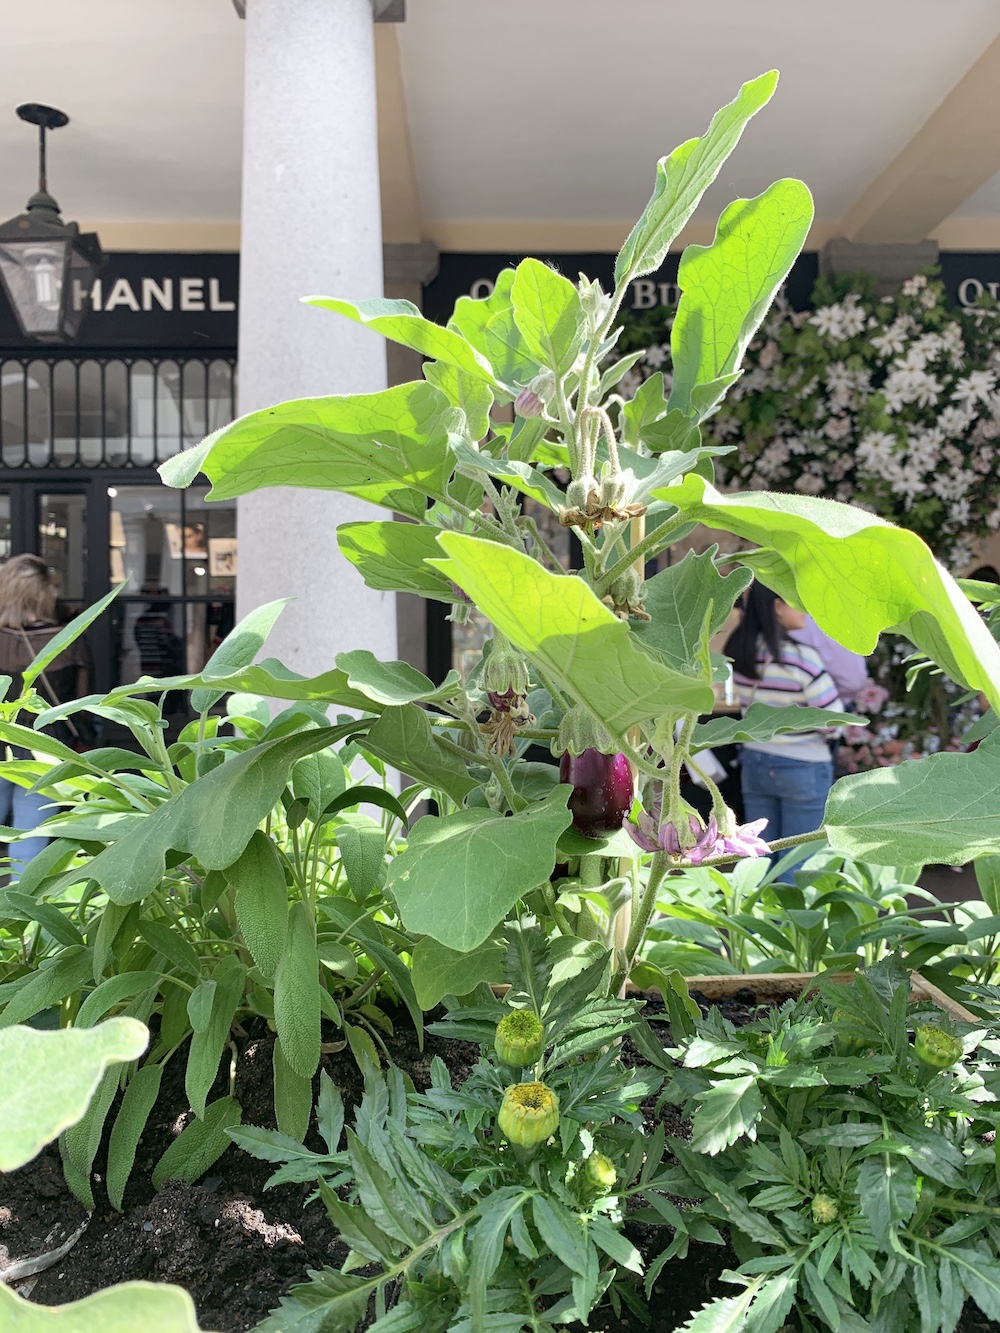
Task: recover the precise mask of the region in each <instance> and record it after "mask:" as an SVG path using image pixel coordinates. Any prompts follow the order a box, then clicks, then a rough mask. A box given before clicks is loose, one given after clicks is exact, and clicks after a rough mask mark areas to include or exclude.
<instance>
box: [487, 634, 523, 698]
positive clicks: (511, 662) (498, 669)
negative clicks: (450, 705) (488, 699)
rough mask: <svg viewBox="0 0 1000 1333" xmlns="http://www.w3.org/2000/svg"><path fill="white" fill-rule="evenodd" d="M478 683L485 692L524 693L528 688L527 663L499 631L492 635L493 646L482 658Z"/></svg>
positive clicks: (502, 693) (501, 693)
mask: <svg viewBox="0 0 1000 1333" xmlns="http://www.w3.org/2000/svg"><path fill="white" fill-rule="evenodd" d="M480 685H481V687H482V689H483V690H485V692H486V693H487V694H500V695H505V694H510V693H513V694H515V695H521V696H523V695H526V694H527V693H528V690H529V688H530V680H529V675H528V664H527V662H526V661H525V660H524V658H523V657H522V656H521V654H520V653H519V652H518V651H517V649H516V648H514V647H513V646H512V645H511V644H510V643H509V642H508V641H507V639H505V638H504V636H503V635H502V634H500V633H499V632H497V633H495V634H494V636H493V646H492V649H491V651H490V654H489V656H488V657H484V659H483V668H482V675H481V676H480Z"/></svg>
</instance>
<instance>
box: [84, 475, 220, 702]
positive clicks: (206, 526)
mask: <svg viewBox="0 0 1000 1333" xmlns="http://www.w3.org/2000/svg"><path fill="white" fill-rule="evenodd" d="M206 494H207V491H206V488H204V487H192V488H191V489H189V490H187V491H174V490H170V489H168V488H167V487H165V486H156V485H149V486H130V485H116V486H111V487H108V497H109V500H110V523H109V535H108V543H109V552H108V554H109V568H110V576H111V583H112V584H113V585H114V584H121V583H127V586H126V588H125V590H124V592H123V593H122V595H121V596H120V597H119V599H118V602H117V608H118V611H117V617H116V630H117V644H116V651H115V657H116V663H115V665H116V671H115V673H114V674H115V677H116V679H115V681H114V683H115V684H126V683H129V682H131V681H134V680H137V679H138V677H139V676H141V675H156V676H163V675H176V674H179V673H185V672H191V673H193V672H197V671H200V670H201V668H202V667H203V666H204V665H205V663H206V662H207V661H208V659H209V657H210V656H211V655H212V653H213V652H214V651H215V649H216V648H217V647H218V645H219V643H220V642H221V641H222V639H223V638H224V637H225V636H226V634H228V632H229V630H230V629H232V626H233V604H234V597H235V592H236V561H237V555H236V551H237V547H236V504H235V501H230V502H229V503H226V502H222V503H218V504H208V503H207V502H206Z"/></svg>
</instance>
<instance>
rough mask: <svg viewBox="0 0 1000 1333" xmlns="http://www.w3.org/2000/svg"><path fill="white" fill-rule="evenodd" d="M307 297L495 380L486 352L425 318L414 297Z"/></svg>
mask: <svg viewBox="0 0 1000 1333" xmlns="http://www.w3.org/2000/svg"><path fill="white" fill-rule="evenodd" d="M304 300H305V304H306V305H315V306H319V307H320V309H322V310H332V311H333V312H334V313H335V314H338V315H344V316H346V318H347V319H353V320H354V322H355V323H356V324H364V325H366V326H367V327H368V328H369V329H373V330H374V331H375V332H376V333H381V335H382V337H383V338H389V339H391V341H392V342H397V343H402V344H403V346H404V347H412V348H413V350H414V351H415V352H419V353H420V354H421V356H427V357H431V358H432V359H433V360H435V361H445V362H447V364H448V365H450V366H454V367H455V368H456V370H464V371H465V373H466V374H467V375H472V376H473V377H474V378H475V379H480V380H485V381H486V383H487V384H490V385H492V384H494V383H495V380H494V378H493V367H492V366H491V365H490V363H489V361H487V359H486V358H485V357H484V356H481V355H480V353H479V352H477V351H476V349H475V348H474V347H473V346H472V345H471V344H470V343H467V342H466V341H465V339H464V338H463V337H462V336H461V334H459V333H456V332H455V330H454V329H443V328H442V327H441V325H440V324H434V323H433V322H432V321H431V320H429V319H424V317H423V315H422V314H421V313H420V311H419V310H418V309H417V307H416V306H415V305H414V304H413V302H412V301H394V300H390V299H388V298H387V297H383V296H376V297H375V298H374V299H372V300H370V301H342V300H339V299H338V298H336V297H333V296H307V297H305V298H304Z"/></svg>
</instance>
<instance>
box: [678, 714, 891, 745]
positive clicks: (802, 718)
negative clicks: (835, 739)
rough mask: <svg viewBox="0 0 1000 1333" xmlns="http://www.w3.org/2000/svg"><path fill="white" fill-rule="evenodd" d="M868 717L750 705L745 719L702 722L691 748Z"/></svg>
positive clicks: (842, 724)
mask: <svg viewBox="0 0 1000 1333" xmlns="http://www.w3.org/2000/svg"><path fill="white" fill-rule="evenodd" d="M866 721H867V718H863V717H858V715H857V713H836V712H833V711H831V710H830V709H829V708H806V707H802V706H800V705H795V706H794V707H792V708H772V707H771V706H770V704H751V705H750V707H749V708H748V709H747V711H746V713H745V715H744V716H743V717H713V718H712V719H711V720H710V721H708V722H700V723H699V724H698V725H697V726H696V727H695V729H694V731H693V732H692V734H691V748H692V749H693V750H705V749H708V748H709V747H710V746H713V745H736V744H737V743H739V742H746V741H770V740H773V739H774V737H775V736H780V735H783V734H784V733H785V732H789V731H813V730H815V729H816V728H817V727H850V726H858V725H859V724H860V725H863V724H864V723H865V722H866Z"/></svg>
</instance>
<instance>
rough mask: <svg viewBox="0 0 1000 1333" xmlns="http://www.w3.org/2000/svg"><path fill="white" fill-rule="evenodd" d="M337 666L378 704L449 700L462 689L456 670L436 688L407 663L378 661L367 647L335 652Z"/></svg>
mask: <svg viewBox="0 0 1000 1333" xmlns="http://www.w3.org/2000/svg"><path fill="white" fill-rule="evenodd" d="M337 666H338V667H339V668H340V670H341V671H343V672H345V673H346V675H347V683H348V685H350V686H351V687H352V688H353V689H357V690H360V691H361V692H362V693H363V694H364V695H365V696H366V697H367V698H369V699H371V700H372V701H373V702H374V703H377V704H383V705H385V704H411V703H419V702H426V701H428V700H430V699H450V698H451V697H452V695H453V694H456V693H457V692H458V691H459V690H460V689H461V688H462V678H461V676H460V675H459V674H458V672H457V671H449V672H448V674H447V676H446V677H445V678H444V680H443V681H442V682H441V684H440V685H435V684H434V682H433V681H432V680H429V679H428V677H427V676H425V675H424V673H423V672H422V671H418V670H417V669H416V667H412V666H410V664H409V662H380V661H379V660H378V658H377V657H376V656H375V654H374V653H370V652H369V651H368V649H367V648H355V649H354V650H353V651H352V652H349V653H338V654H337Z"/></svg>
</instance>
